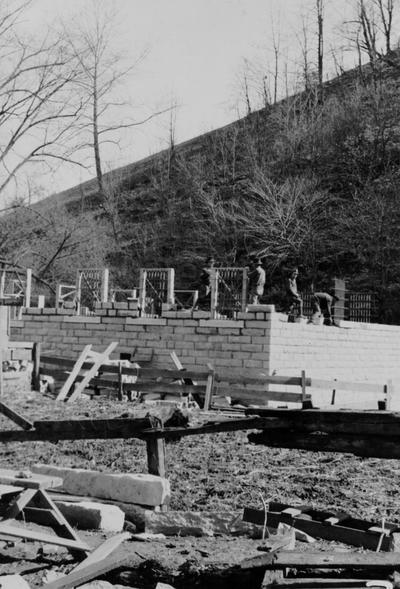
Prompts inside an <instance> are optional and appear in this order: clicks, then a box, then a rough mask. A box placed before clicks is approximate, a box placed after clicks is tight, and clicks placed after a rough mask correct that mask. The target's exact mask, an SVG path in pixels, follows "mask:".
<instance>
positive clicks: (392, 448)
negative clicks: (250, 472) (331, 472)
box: [248, 429, 400, 458]
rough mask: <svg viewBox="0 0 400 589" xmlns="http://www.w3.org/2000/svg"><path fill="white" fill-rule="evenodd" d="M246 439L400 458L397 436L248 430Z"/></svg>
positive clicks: (277, 445) (277, 444)
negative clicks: (257, 431) (254, 431)
mask: <svg viewBox="0 0 400 589" xmlns="http://www.w3.org/2000/svg"><path fill="white" fill-rule="evenodd" d="M248 440H249V442H251V443H253V444H262V445H265V446H270V447H272V448H292V449H293V448H296V449H299V450H311V451H314V452H343V453H349V454H354V455H356V456H364V457H369V458H399V457H400V448H399V445H400V437H399V436H377V435H364V436H363V437H362V436H361V435H360V434H357V435H350V434H348V435H346V434H319V435H318V434H317V435H315V434H313V433H305V432H297V431H290V436H288V430H287V429H283V430H282V429H275V430H273V431H272V430H271V431H265V430H264V432H262V433H258V434H256V433H250V434H249V436H248Z"/></svg>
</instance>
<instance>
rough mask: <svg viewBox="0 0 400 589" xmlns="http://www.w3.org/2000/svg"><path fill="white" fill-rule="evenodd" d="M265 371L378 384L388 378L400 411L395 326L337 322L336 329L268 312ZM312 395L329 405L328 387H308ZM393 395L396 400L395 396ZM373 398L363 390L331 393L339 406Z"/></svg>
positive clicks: (399, 335) (399, 346) (399, 345)
mask: <svg viewBox="0 0 400 589" xmlns="http://www.w3.org/2000/svg"><path fill="white" fill-rule="evenodd" d="M271 319H272V321H271V336H270V337H271V348H270V355H269V360H270V371H271V374H272V373H275V374H278V375H279V374H280V375H288V376H292V375H293V376H299V375H300V373H301V370H305V371H306V376H310V377H314V378H320V379H328V380H329V379H336V380H344V381H350V382H357V381H358V382H370V383H377V384H380V383H382V384H384V383H387V381H388V380H389V379H390V380H392V381H393V385H394V389H395V399H394V401H395V405H393V408H396V409H400V361H399V360H400V327H399V326H395V325H380V324H373V323H355V322H350V321H340V322H339V325H340V327H327V326H324V325H311V324H298V323H288V322H287V320H286V318H285V317H282V316H280V315H279V314H277V313H276V314H274V315H271ZM312 394H313V399H316V400H317V401H318V402H319V403H321V404H329V403H330V400H331V396H332V390H330V391H326V393H323V392H322V391H318V392H317V391H312ZM397 397H398V399H397ZM376 400H377V397H376V395H373V394H369V395H368V394H366V393H357V395H355V394H351V393H344V392H340V391H339V390H338V391H337V392H336V403H339V404H340V405H341V406H354V405H358V404H359V405H360V406H361V405H365V402H368V403H369V404H371V408H374V409H376V408H377V403H376Z"/></svg>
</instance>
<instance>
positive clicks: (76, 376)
mask: <svg viewBox="0 0 400 589" xmlns="http://www.w3.org/2000/svg"><path fill="white" fill-rule="evenodd" d="M114 343H115V342H114ZM115 347H116V343H115V346H113V344H111V345H110V346H109V347H108V348H107V350H106V351H105V352H104V355H103V356H101V357H100V356H98V357H97V359H96V361H95V363H93V362H91V361H89V358H90V354H91V347H90V346H86V347H85V348H84V350H83V351H82V353H81V355H80V356H79V358H78V360H77V361H76V362H75V361H73V360H70V359H68V358H58V357H55V356H47V355H42V356H41V358H40V360H39V366H40V368H39V379H40V373H41V374H45V375H49V376H52V377H53V378H55V379H56V380H58V381H65V382H64V384H63V386H62V388H61V390H60V392H59V393H58V396H57V400H59V401H60V400H65V399H66V396H67V394H68V391H69V390H70V389H71V387H72V385H73V384H74V383H77V385H76V388H75V390H74V392H73V393H72V395H71V396H70V397H69V400H74V399H75V398H76V397H77V396H78V395H79V394H81V393H82V392H83V390H84V388H85V387H90V388H91V389H95V390H96V389H102V388H103V389H107V390H109V389H114V390H115V394H116V396H118V398H122V394H123V393H126V394H128V395H129V393H130V392H131V391H139V392H140V393H142V394H144V395H146V394H148V393H159V394H162V395H163V396H165V398H167V399H168V397H169V396H171V395H173V396H174V397H179V398H180V399H181V400H182V399H185V398H186V397H188V395H189V394H191V395H194V397H195V398H198V399H204V398H207V396H208V397H209V398H211V393H212V389H213V385H214V370H213V368H212V366H211V365H208V369H207V371H186V370H185V369H184V368H183V367H182V365H181V364H180V363H179V365H180V366H181V368H177V369H176V370H167V369H162V368H148V367H143V368H142V367H139V368H128V367H125V366H122V365H121V366H114V365H107V364H104V362H105V355H107V356H108V355H109V354H110V353H111V352H112V351H113V350H114V349H115ZM84 371H87V372H86V375H85V373H84ZM34 372H36V369H34ZM68 372H70V374H69V375H68ZM97 372H100V373H101V374H100V376H96V374H97ZM81 373H82V374H81ZM125 375H127V376H134V377H136V381H135V382H124V376H125ZM65 379H66V380H65ZM38 387H39V383H38V381H37V379H36V390H38Z"/></svg>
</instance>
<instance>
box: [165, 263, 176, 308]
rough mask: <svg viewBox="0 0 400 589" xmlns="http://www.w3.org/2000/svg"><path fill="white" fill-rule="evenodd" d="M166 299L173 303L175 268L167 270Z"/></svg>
mask: <svg viewBox="0 0 400 589" xmlns="http://www.w3.org/2000/svg"><path fill="white" fill-rule="evenodd" d="M167 272H168V273H167V300H166V302H167V303H169V304H171V305H173V304H174V303H175V294H174V290H175V269H174V268H168V270H167Z"/></svg>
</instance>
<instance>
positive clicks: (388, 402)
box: [386, 380, 393, 411]
mask: <svg viewBox="0 0 400 589" xmlns="http://www.w3.org/2000/svg"><path fill="white" fill-rule="evenodd" d="M392 397H393V382H392V381H391V380H388V382H387V385H386V411H391V408H392Z"/></svg>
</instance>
